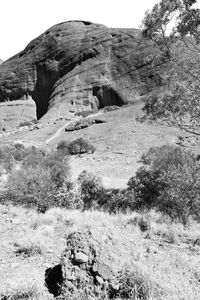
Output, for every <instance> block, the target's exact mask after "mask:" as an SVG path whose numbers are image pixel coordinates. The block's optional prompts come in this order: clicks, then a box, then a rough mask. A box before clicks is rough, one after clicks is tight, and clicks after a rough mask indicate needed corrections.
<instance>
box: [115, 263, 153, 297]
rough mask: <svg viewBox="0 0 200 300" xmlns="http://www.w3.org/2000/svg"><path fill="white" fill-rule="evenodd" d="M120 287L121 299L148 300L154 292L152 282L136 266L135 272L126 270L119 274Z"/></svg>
mask: <svg viewBox="0 0 200 300" xmlns="http://www.w3.org/2000/svg"><path fill="white" fill-rule="evenodd" d="M119 286H120V288H119V297H120V299H135V300H136V299H142V300H148V299H150V297H151V293H152V290H153V285H152V283H151V282H150V280H149V279H148V278H147V277H146V276H145V275H144V274H143V273H142V272H141V270H139V268H138V267H136V266H135V267H134V269H133V270H131V269H130V268H128V267H127V268H124V270H123V271H122V272H121V273H120V274H119Z"/></svg>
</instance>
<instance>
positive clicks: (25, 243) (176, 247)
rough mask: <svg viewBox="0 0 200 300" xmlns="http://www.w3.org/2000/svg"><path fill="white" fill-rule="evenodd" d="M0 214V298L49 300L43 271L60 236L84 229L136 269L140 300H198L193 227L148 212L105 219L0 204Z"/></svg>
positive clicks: (198, 239) (58, 248) (197, 240)
mask: <svg viewBox="0 0 200 300" xmlns="http://www.w3.org/2000/svg"><path fill="white" fill-rule="evenodd" d="M0 214H1V219H0V234H1V243H0V299H4V300H6V299H39V300H40V299H53V295H51V294H50V293H49V292H48V290H47V288H46V287H45V284H44V281H45V270H46V269H47V268H49V267H53V266H55V265H56V264H58V263H59V262H60V258H61V254H62V252H63V250H64V248H65V245H66V237H67V236H68V235H69V234H70V233H72V232H74V231H77V230H82V229H86V228H87V229H89V230H90V231H91V232H93V233H95V235H96V236H100V237H101V236H102V234H103V235H104V236H106V237H107V238H108V239H111V240H112V243H113V249H114V247H115V246H114V245H116V244H117V245H118V247H119V250H120V255H121V256H120V259H121V262H122V263H124V265H127V262H129V263H128V267H133V268H136V267H137V270H139V271H138V274H139V275H138V276H142V278H143V283H142V285H145V286H148V291H149V292H148V298H145V299H166V300H168V299H173V300H175V299H180V300H181V299H182V300H183V299H185V300H186V299H187V300H188V299H191V300H194V299H199V296H200V284H199V282H200V225H199V224H196V223H194V222H192V223H191V224H189V225H188V227H183V226H182V225H181V224H178V223H171V222H170V220H169V219H167V218H166V217H163V216H162V215H161V214H158V213H155V212H154V211H150V212H149V213H147V214H145V213H144V214H138V213H131V214H126V215H125V214H117V215H109V214H107V213H103V212H99V211H84V212H81V211H79V210H65V209H60V208H52V209H50V210H48V211H47V212H46V213H45V214H38V213H37V212H36V211H35V210H27V209H24V208H20V207H13V206H4V205H0ZM115 249H116V248H115ZM111 251H112V249H111ZM136 279H137V278H136ZM77 299H78V298H77ZM119 299H122V298H119ZM123 299H125V298H123ZM126 299H127V298H126ZM129 299H137V298H129ZM138 299H139V298H138Z"/></svg>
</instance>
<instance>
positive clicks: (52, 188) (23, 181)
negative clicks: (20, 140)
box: [2, 147, 77, 212]
mask: <svg viewBox="0 0 200 300" xmlns="http://www.w3.org/2000/svg"><path fill="white" fill-rule="evenodd" d="M69 176H70V173H69V166H68V161H67V158H66V157H65V156H63V155H61V154H60V153H58V152H50V153H47V154H45V153H44V152H43V151H42V150H39V149H36V148H34V147H33V148H30V149H27V153H26V157H25V158H24V160H23V162H22V165H21V168H20V169H19V170H15V171H13V172H12V173H11V174H10V176H9V178H8V183H7V186H6V191H5V192H4V193H3V195H2V200H3V201H8V200H10V201H12V202H13V203H14V204H22V205H25V206H28V207H31V206H36V207H37V208H38V210H39V211H41V212H44V211H45V210H46V209H48V208H49V207H51V206H66V207H70V206H72V204H73V203H72V202H74V203H75V202H77V200H76V199H75V197H74V196H73V197H72V193H70V189H71V183H70V180H69Z"/></svg>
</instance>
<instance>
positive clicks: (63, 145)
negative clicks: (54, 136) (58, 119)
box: [57, 140, 69, 155]
mask: <svg viewBox="0 0 200 300" xmlns="http://www.w3.org/2000/svg"><path fill="white" fill-rule="evenodd" d="M68 147H69V142H68V141H64V140H62V141H60V142H59V143H58V144H57V151H58V152H60V153H64V154H65V155H67V154H69V150H68Z"/></svg>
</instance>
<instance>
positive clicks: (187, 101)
mask: <svg viewBox="0 0 200 300" xmlns="http://www.w3.org/2000/svg"><path fill="white" fill-rule="evenodd" d="M142 33H143V36H144V37H145V38H147V39H150V40H152V41H153V42H154V44H155V45H156V46H157V47H158V48H159V49H160V50H161V51H162V52H165V55H167V56H168V57H169V59H170V64H169V67H168V69H167V72H166V74H165V91H164V93H162V94H160V95H159V96H158V95H151V97H150V98H149V99H148V100H147V104H146V108H145V109H146V112H147V114H149V115H151V116H152V117H155V118H156V117H167V118H168V119H169V118H171V120H172V121H173V122H174V123H175V124H176V125H179V126H182V127H184V128H186V127H185V124H186V120H187V122H188V121H189V124H190V125H191V126H192V128H193V129H194V127H195V126H196V125H199V119H200V104H199V99H200V84H199V83H200V70H199V65H200V47H199V42H200V9H199V8H198V7H197V1H196V0H173V1H171V0H167V1H166V0H162V1H161V2H160V3H158V4H156V5H155V6H154V7H153V9H152V10H151V11H148V12H146V15H145V18H144V20H143V28H142Z"/></svg>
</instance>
